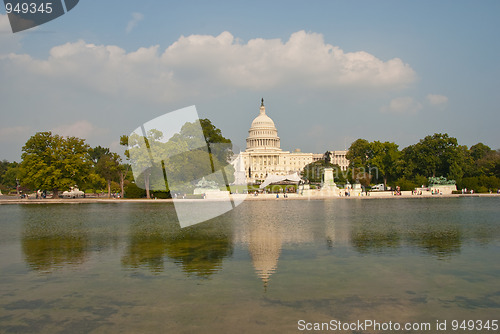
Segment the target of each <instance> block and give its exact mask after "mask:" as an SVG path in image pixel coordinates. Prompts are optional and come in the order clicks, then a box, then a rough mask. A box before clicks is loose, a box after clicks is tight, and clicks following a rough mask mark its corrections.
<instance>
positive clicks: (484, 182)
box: [304, 133, 500, 192]
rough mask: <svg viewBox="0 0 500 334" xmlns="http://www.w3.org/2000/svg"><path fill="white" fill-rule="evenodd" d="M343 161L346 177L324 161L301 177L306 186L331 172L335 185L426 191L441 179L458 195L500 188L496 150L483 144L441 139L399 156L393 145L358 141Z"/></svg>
mask: <svg viewBox="0 0 500 334" xmlns="http://www.w3.org/2000/svg"><path fill="white" fill-rule="evenodd" d="M346 158H347V159H348V160H349V162H350V164H349V170H348V171H341V170H340V167H339V166H336V165H332V164H330V163H329V161H327V160H328V159H327V160H322V161H318V162H314V163H312V164H310V165H308V166H306V168H305V169H304V175H311V176H313V177H312V178H311V181H312V182H318V181H320V179H318V177H319V174H320V173H318V171H319V170H322V169H324V168H326V167H332V168H334V169H335V180H336V182H338V183H344V182H347V181H349V182H351V183H352V182H356V181H359V182H360V183H361V184H363V185H365V186H368V185H370V184H376V183H384V184H385V185H386V186H387V185H389V186H392V187H395V186H400V187H401V189H402V190H412V189H414V188H417V187H420V186H422V185H428V178H429V177H439V176H443V177H446V178H447V179H448V180H455V181H456V184H457V188H458V189H465V188H467V189H473V190H474V191H476V192H488V191H493V190H497V189H499V188H500V150H498V149H497V150H494V149H491V148H490V147H488V146H487V145H485V144H483V143H478V144H476V145H473V146H471V147H470V148H468V147H467V146H464V145H459V143H458V140H457V139H456V138H454V137H450V136H449V135H448V134H446V133H444V134H441V133H435V134H433V135H429V136H426V137H425V138H423V139H421V140H420V141H419V142H418V143H416V144H413V145H410V146H408V147H406V148H404V149H402V150H400V149H399V146H398V145H397V144H395V143H394V142H380V141H372V142H369V141H368V140H366V139H357V140H356V141H354V142H353V143H352V144H351V146H350V147H349V149H348V151H347V155H346Z"/></svg>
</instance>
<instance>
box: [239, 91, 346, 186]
mask: <svg viewBox="0 0 500 334" xmlns="http://www.w3.org/2000/svg"><path fill="white" fill-rule="evenodd" d="M329 152H330V162H331V163H332V164H337V165H339V166H340V168H341V169H342V170H347V168H348V166H349V161H348V160H347V159H346V153H347V151H329ZM323 158H324V153H303V152H301V151H300V150H299V149H296V150H295V151H294V152H290V151H283V150H282V149H281V148H280V137H279V136H278V130H277V129H276V125H275V124H274V122H273V120H272V119H271V118H270V117H269V116H268V115H267V114H266V107H265V106H264V99H262V102H261V105H260V112H259V115H258V116H257V117H256V118H255V119H254V120H253V122H252V125H251V126H250V130H248V138H247V147H246V150H245V151H244V152H241V153H240V154H238V156H237V157H236V159H234V160H233V162H232V164H233V166H234V168H235V182H234V183H235V184H248V183H256V182H261V181H264V180H265V179H266V178H268V177H269V176H286V175H291V174H296V175H300V172H301V171H302V169H303V168H304V167H305V166H306V165H307V164H309V163H311V162H314V161H318V160H321V159H323Z"/></svg>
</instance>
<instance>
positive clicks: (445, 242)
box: [408, 225, 462, 258]
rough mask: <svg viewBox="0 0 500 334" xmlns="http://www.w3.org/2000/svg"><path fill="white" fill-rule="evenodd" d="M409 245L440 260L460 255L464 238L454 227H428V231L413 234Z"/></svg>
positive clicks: (409, 239)
mask: <svg viewBox="0 0 500 334" xmlns="http://www.w3.org/2000/svg"><path fill="white" fill-rule="evenodd" d="M408 243H409V244H410V245H413V246H417V247H418V248H420V249H423V250H424V251H426V252H427V253H429V254H431V255H436V256H438V257H440V258H442V257H447V256H450V255H453V254H455V253H460V248H461V246H462V237H461V233H460V230H459V229H458V228H457V227H454V226H446V225H444V226H439V225H435V226H432V227H431V226H428V228H427V229H425V230H421V231H414V232H411V233H410V235H409V236H408Z"/></svg>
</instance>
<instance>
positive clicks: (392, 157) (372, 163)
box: [368, 141, 401, 186]
mask: <svg viewBox="0 0 500 334" xmlns="http://www.w3.org/2000/svg"><path fill="white" fill-rule="evenodd" d="M369 147H370V152H369V160H368V167H369V170H368V171H369V173H370V174H371V173H372V171H373V169H374V168H376V171H377V173H376V175H377V176H379V177H382V178H383V180H384V185H385V186H387V180H388V179H390V178H393V177H395V176H396V174H397V166H398V161H399V157H400V155H401V152H400V151H399V149H398V145H396V144H395V143H391V142H384V143H382V142H379V141H374V142H372V143H370V146H369Z"/></svg>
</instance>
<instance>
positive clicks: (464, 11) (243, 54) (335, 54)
mask: <svg viewBox="0 0 500 334" xmlns="http://www.w3.org/2000/svg"><path fill="white" fill-rule="evenodd" d="M499 14H500V2H498V1H481V2H473V1H438V2H435V1H309V2H305V1H304V2H301V1H270V2H269V1H268V2H264V1H253V2H247V1H218V2H217V1H215V2H206V1H182V2H181V1H178V2H169V1H167V2H163V1H162V2H160V1H150V0H145V1H141V2H137V1H126V0H120V1H118V0H110V1H97V0H81V1H80V3H79V5H78V6H76V7H75V8H74V9H73V10H72V11H70V12H69V13H67V14H66V15H64V16H62V17H60V18H58V19H56V20H54V21H51V22H49V23H47V24H45V25H42V26H39V27H37V28H35V29H31V30H28V31H25V32H21V33H17V34H12V32H11V31H10V27H9V26H8V21H7V18H6V15H5V11H3V10H0V100H1V101H2V107H1V114H0V115H1V116H0V117H1V118H0V159H8V160H19V159H20V155H21V148H22V145H23V144H24V143H25V142H26V140H27V139H28V138H29V137H30V136H31V135H33V134H34V133H35V132H37V131H49V130H50V131H53V132H57V133H59V134H62V135H76V136H80V137H84V138H86V139H87V141H88V143H89V144H90V145H92V146H95V145H102V146H108V147H111V148H112V149H113V150H115V151H117V152H119V153H122V152H121V150H122V149H121V148H120V147H119V146H118V139H119V136H120V135H121V134H128V133H130V132H131V131H133V130H134V129H135V128H136V127H137V126H139V125H140V124H142V123H144V122H147V121H149V120H150V119H153V118H155V117H157V116H160V115H162V114H164V113H166V112H170V111H173V110H176V109H180V108H183V107H186V106H189V105H193V104H194V105H196V107H197V110H198V112H199V114H200V116H201V117H208V118H210V119H211V120H212V121H213V122H214V123H215V125H216V126H218V127H219V128H221V129H222V131H223V134H224V135H226V136H227V137H229V138H231V139H232V140H233V142H234V143H235V144H236V145H237V146H239V147H240V148H241V149H244V148H245V138H246V136H247V134H248V133H247V131H248V128H249V126H250V124H251V121H252V119H253V118H254V117H255V116H256V115H257V114H258V108H259V105H260V98H261V97H264V99H265V102H266V107H267V111H268V114H269V116H270V117H271V118H273V120H274V121H275V123H276V125H277V127H278V134H279V136H280V137H281V144H282V148H283V149H285V150H292V149H294V148H301V149H302V151H306V152H315V153H320V152H324V151H326V150H327V149H330V150H335V149H343V148H344V147H345V146H349V144H350V143H351V142H352V141H354V140H355V139H357V138H366V139H368V140H383V141H385V140H388V141H394V142H396V143H397V144H399V145H400V147H401V148H403V147H406V146H408V145H410V144H413V143H416V142H417V141H418V140H419V139H421V138H423V137H424V136H426V135H429V134H433V133H435V132H447V133H449V134H450V135H452V136H455V137H457V138H458V140H459V143H460V144H463V145H468V146H471V145H473V144H476V143H478V142H483V143H485V144H487V145H489V146H491V147H492V148H500V134H499V133H500V131H499V129H498V126H499V124H500V113H499V111H500V110H499V105H500V97H499V96H500V94H498V88H499V87H500V79H499V77H500V66H499V64H498V57H499V54H500V39H499V38H498V34H499V32H500V23H499V20H498V16H499Z"/></svg>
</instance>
